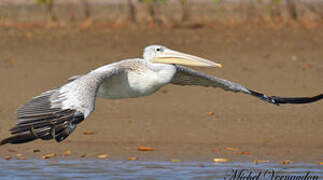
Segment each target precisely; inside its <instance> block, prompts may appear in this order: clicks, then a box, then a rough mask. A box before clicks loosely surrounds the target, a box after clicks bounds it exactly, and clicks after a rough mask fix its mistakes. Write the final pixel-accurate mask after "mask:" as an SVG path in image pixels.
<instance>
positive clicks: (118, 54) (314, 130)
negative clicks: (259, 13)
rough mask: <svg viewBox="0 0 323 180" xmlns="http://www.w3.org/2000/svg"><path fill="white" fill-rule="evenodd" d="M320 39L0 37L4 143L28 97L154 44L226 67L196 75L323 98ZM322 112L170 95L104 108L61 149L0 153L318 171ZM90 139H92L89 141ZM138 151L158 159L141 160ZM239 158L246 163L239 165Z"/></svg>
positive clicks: (320, 33) (234, 33)
mask: <svg viewBox="0 0 323 180" xmlns="http://www.w3.org/2000/svg"><path fill="white" fill-rule="evenodd" d="M322 38H323V30H322V29H320V28H318V29H312V30H307V29H297V28H289V29H288V28H287V29H278V30H277V29H276V30H275V29H266V28H263V29H262V28H259V29H257V30H256V31H255V30H254V29H252V28H248V27H245V28H223V29H221V28H217V29H205V28H201V29H194V30H192V29H181V28H178V29H160V28H152V29H131V28H128V29H124V28H121V29H118V28H89V29H86V30H84V29H79V28H53V29H38V28H32V29H11V28H1V29H0V39H1V41H0V49H1V51H0V82H1V86H0V94H1V103H0V115H1V116H0V117H1V119H0V127H1V128H0V137H1V138H4V137H6V136H8V134H9V129H10V128H11V127H12V126H13V125H14V124H15V115H14V113H15V110H16V109H17V108H18V107H19V106H20V105H22V104H23V103H25V102H27V101H28V100H30V99H31V97H33V96H36V95H38V94H39V93H41V92H43V91H46V90H48V89H51V88H55V87H57V86H59V85H61V84H63V83H65V81H66V79H67V78H68V77H70V76H73V75H76V74H82V73H86V72H88V71H90V70H92V69H94V68H96V67H99V66H101V65H104V64H108V63H111V62H114V61H118V60H120V59H125V58H130V57H141V56H142V49H143V48H144V47H145V46H146V45H149V44H163V45H166V46H168V47H170V48H173V49H176V50H179V51H183V52H187V53H191V54H195V55H198V56H202V57H205V58H208V59H212V60H214V61H216V62H220V63H222V64H223V65H224V68H222V69H207V68H198V70H200V71H203V72H206V73H209V74H212V75H216V76H219V77H222V78H225V79H228V80H231V81H235V82H238V83H241V84H243V85H245V86H246V87H248V88H250V89H254V90H257V91H260V92H263V93H266V94H268V95H276V96H311V95H316V94H319V93H322V89H323V83H322V77H323V59H322V57H323V51H322V48H323V43H322V41H321V40H322ZM322 107H323V102H322V101H321V102H317V103H313V104H307V105H282V106H273V105H271V104H266V103H264V102H262V101H259V100H258V99H255V98H253V97H249V96H247V95H244V94H234V93H231V92H225V91H223V90H221V89H213V88H202V87H177V86H174V85H169V86H166V87H164V88H162V89H161V90H160V91H159V92H157V93H156V94H154V95H151V96H148V97H144V98H138V99H124V100H107V99H98V100H97V102H96V111H95V112H94V113H93V114H92V115H91V116H90V117H89V118H88V119H87V120H86V121H84V122H83V123H82V124H80V125H79V126H78V128H77V129H76V131H75V132H73V134H72V135H71V136H70V137H69V138H68V139H67V140H66V141H64V142H63V143H59V144H58V143H55V142H53V141H35V142H32V143H28V144H23V145H6V146H1V147H0V152H1V155H2V156H4V155H7V154H9V155H14V154H16V153H22V154H24V155H25V156H26V157H27V158H30V157H36V158H40V157H41V155H42V154H43V153H48V152H55V153H58V154H59V155H62V154H63V152H64V151H65V150H66V149H71V150H72V158H79V157H80V156H81V155H83V154H86V153H92V155H93V154H94V156H95V155H96V154H101V153H107V154H109V155H110V158H111V159H127V158H128V157H129V156H138V157H139V158H140V159H153V160H167V159H170V158H179V159H182V160H203V161H209V160H211V159H212V158H214V157H226V158H229V159H232V160H254V159H269V160H277V161H279V160H283V159H290V160H293V161H310V162H315V161H319V160H320V161H322V158H323V157H322V150H323V144H322V138H323V134H322V127H323V121H322V119H323V111H322ZM210 111H212V112H214V115H209V114H208V112H210ZM84 131H93V132H95V133H96V134H94V135H84V134H83V132H84ZM139 146H151V147H152V148H154V149H155V151H152V152H139V151H137V148H138V147H139ZM225 147H234V148H238V149H239V150H238V152H235V151H230V150H225ZM34 149H39V150H40V151H41V152H40V153H34V152H33V150H34ZM13 151H14V152H13ZM241 151H247V152H249V153H250V154H249V155H241V154H239V152H241Z"/></svg>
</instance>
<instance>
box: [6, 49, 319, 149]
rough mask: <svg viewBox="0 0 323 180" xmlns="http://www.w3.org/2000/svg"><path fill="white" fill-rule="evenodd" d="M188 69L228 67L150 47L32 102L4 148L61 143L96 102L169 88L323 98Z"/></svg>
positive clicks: (278, 101)
mask: <svg viewBox="0 0 323 180" xmlns="http://www.w3.org/2000/svg"><path fill="white" fill-rule="evenodd" d="M182 65H187V66H202V67H218V68H221V67H222V65H221V64H219V63H215V62H213V61H210V60H207V59H204V58H200V57H197V56H193V55H189V54H185V53H181V52H178V51H174V50H171V49H168V48H166V47H165V46H161V45H151V46H148V47H146V48H145V49H144V52H143V59H139V58H134V59H126V60H122V61H119V62H115V63H112V64H108V65H105V66H102V67H99V68H97V69H95V70H93V71H90V72H89V73H87V74H84V75H78V76H73V77H71V78H69V79H68V82H67V83H66V84H64V85H62V86H60V87H58V88H56V89H52V90H49V91H46V92H44V93H42V94H40V95H39V96H36V97H34V98H32V100H31V101H30V102H28V103H26V104H24V105H23V106H22V107H20V108H19V109H18V110H17V113H16V115H17V119H18V122H17V123H16V125H15V126H14V127H13V128H12V129H10V131H11V134H12V136H10V137H8V138H6V139H3V140H2V141H1V142H0V145H3V144H7V143H11V144H18V143H26V142H30V141H33V140H36V139H42V140H51V139H55V140H56V141H57V142H61V141H63V140H64V139H66V138H67V137H68V136H69V135H70V134H71V133H72V132H73V131H74V130H75V128H76V127H77V125H78V124H79V123H81V122H82V121H83V120H84V119H86V118H88V117H89V116H90V114H91V113H92V112H93V111H94V106H95V99H96V97H104V98H108V99H121V98H136V97H141V96H147V95H150V94H152V93H154V92H156V91H158V90H159V89H160V88H161V87H163V86H165V85H166V84H169V83H171V84H175V85H198V86H205V87H219V88H222V89H224V90H226V91H232V92H242V93H245V94H248V95H251V96H254V97H256V98H259V99H261V100H263V101H265V102H268V103H272V104H275V105H279V104H286V103H291V104H298V103H310V102H314V101H317V100H320V99H322V98H323V94H320V95H317V96H314V97H296V98H283V97H276V96H266V95H264V94H262V93H259V92H256V91H253V90H250V89H247V88H246V87H244V86H242V85H240V84H238V83H234V82H230V81H228V80H224V79H221V78H218V77H215V76H211V75H207V74H204V73H201V72H198V71H195V70H193V69H190V68H187V67H185V66H182Z"/></svg>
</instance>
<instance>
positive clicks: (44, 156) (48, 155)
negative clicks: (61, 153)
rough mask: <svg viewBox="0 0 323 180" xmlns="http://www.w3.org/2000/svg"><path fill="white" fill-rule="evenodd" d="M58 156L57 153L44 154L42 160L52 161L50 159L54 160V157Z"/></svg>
mask: <svg viewBox="0 0 323 180" xmlns="http://www.w3.org/2000/svg"><path fill="white" fill-rule="evenodd" d="M55 156H56V154H55V153H49V154H44V155H43V156H42V158H43V159H50V158H53V157H55Z"/></svg>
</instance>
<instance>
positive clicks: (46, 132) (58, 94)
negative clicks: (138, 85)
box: [0, 66, 125, 145]
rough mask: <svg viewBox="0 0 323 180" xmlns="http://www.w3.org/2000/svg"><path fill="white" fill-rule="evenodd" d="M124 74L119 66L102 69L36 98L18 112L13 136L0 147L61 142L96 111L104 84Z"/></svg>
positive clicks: (0, 143) (12, 131)
mask: <svg viewBox="0 0 323 180" xmlns="http://www.w3.org/2000/svg"><path fill="white" fill-rule="evenodd" d="M124 71H125V69H124V68H119V67H117V66H107V67H106V68H104V67H101V68H99V69H98V71H96V70H94V71H92V72H90V73H88V74H86V75H83V76H81V77H78V78H76V79H75V80H73V81H70V82H69V83H67V84H65V85H63V86H61V87H59V88H56V89H53V90H50V91H47V92H44V93H42V94H41V95H40V96H37V97H34V98H33V99H32V100H31V101H30V102H28V103H26V104H25V105H23V106H22V107H21V108H19V109H18V111H17V118H18V120H19V121H18V123H17V124H16V125H15V126H14V127H13V128H12V129H11V130H10V131H11V134H12V136H11V137H8V138H6V139H4V140H2V141H1V142H0V145H2V144H6V143H11V144H17V143H25V142H29V141H33V140H35V139H38V138H39V139H42V140H50V139H55V140H56V141H57V142H61V141H63V140H64V139H66V138H67V137H68V136H69V135H70V134H71V133H72V132H73V131H74V129H75V128H76V126H77V124H79V123H80V122H82V121H83V120H84V119H85V118H87V117H88V116H89V115H90V114H91V112H92V111H93V110H94V104H95V98H96V93H97V90H98V88H99V86H100V85H101V83H102V82H103V81H104V80H105V79H108V78H112V77H113V76H116V75H119V74H121V73H123V72H124Z"/></svg>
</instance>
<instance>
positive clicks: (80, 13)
mask: <svg viewBox="0 0 323 180" xmlns="http://www.w3.org/2000/svg"><path fill="white" fill-rule="evenodd" d="M0 17H1V18H0V20H1V22H2V23H3V22H44V21H50V22H64V23H79V22H86V23H88V24H90V23H93V22H101V23H109V24H126V23H132V24H155V25H156V24H157V25H165V26H181V25H188V26H196V25H198V26H199V25H200V26H203V25H210V24H215V23H221V24H226V25H230V24H231V25H235V24H243V23H246V22H248V23H272V22H275V23H295V22H296V23H302V24H306V25H314V24H315V25H319V24H321V23H322V20H323V1H322V0H118V1H116V0H0Z"/></svg>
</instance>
